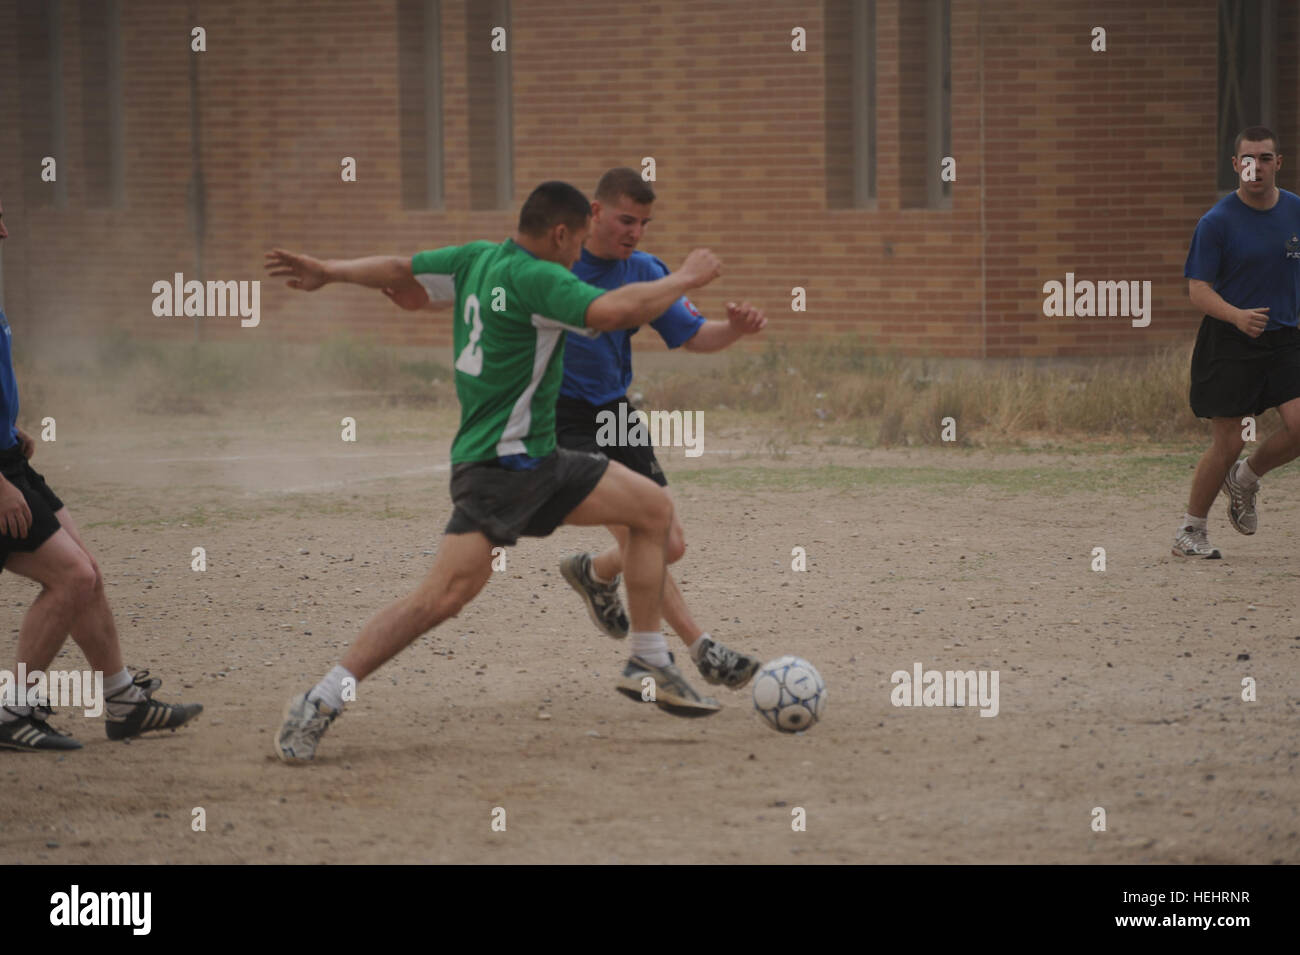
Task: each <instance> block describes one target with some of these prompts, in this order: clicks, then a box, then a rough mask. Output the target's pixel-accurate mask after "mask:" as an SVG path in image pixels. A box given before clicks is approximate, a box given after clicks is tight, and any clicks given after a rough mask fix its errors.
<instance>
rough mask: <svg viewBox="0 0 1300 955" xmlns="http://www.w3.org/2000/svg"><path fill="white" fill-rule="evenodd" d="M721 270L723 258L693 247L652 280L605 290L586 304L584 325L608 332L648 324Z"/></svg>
mask: <svg viewBox="0 0 1300 955" xmlns="http://www.w3.org/2000/svg"><path fill="white" fill-rule="evenodd" d="M721 274H722V262H721V261H720V260H719V259H718V257H717V256H716V255H714V254H713V253H712V252H710V251H709V250H708V249H696V250H695V251H693V252H692V253H691V254H690V255H688V256H687V257H686V261H685V262H683V263H682V267H681V268H680V269H678V270H677V271H676V272H673V273H672V274H670V275H665V276H664V277H663V278H660V279H655V280H654V281H653V282H632V283H629V284H628V285H624V286H621V287H620V288H616V289H615V290H614V291H612V292H606V293H605V294H604V295H602V296H600V298H597V299H593V300H592V303H591V304H590V305H588V306H587V315H586V325H587V327H588V328H594V329H597V330H598V331H602V332H608V331H613V330H615V329H620V328H636V327H638V326H640V325H648V324H650V322H653V321H654V320H655V319H656V318H658V317H659V316H660V315H662V314H663V313H664V309H666V308H667V307H668V306H669V305H671V304H672V303H673V302H675V301H677V300H678V299H679V298H681V297H682V295H683V294H685V293H686V292H688V291H690V290H691V289H693V288H699V287H701V286H703V285H708V284H709V283H710V282H712V281H713V280H714V279H715V278H717V277H718V276H719V275H721Z"/></svg>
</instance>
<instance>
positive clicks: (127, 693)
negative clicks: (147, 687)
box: [104, 667, 145, 720]
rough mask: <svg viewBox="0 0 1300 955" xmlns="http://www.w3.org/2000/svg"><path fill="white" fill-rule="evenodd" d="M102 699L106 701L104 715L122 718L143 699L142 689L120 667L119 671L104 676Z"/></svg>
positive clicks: (129, 713) (123, 668)
mask: <svg viewBox="0 0 1300 955" xmlns="http://www.w3.org/2000/svg"><path fill="white" fill-rule="evenodd" d="M104 699H106V700H107V701H108V703H107V706H106V707H105V709H106V711H107V712H106V715H107V716H108V718H109V719H114V720H124V719H126V718H127V717H128V716H130V715H131V711H132V710H134V709H135V708H136V706H138V705H139V704H140V703H141V702H143V701H144V699H145V695H144V691H143V690H141V689H140V688H139V687H138V686H136V685H135V684H134V683H132V682H131V674H130V673H128V672H126V667H122V670H121V672H119V673H114V674H113V675H112V676H106V677H104Z"/></svg>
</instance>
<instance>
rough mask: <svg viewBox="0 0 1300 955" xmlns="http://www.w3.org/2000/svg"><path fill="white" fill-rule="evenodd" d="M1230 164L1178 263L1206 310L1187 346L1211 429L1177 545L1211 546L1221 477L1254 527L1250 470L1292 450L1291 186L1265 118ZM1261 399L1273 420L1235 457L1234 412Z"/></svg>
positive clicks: (1297, 264) (1298, 367)
mask: <svg viewBox="0 0 1300 955" xmlns="http://www.w3.org/2000/svg"><path fill="white" fill-rule="evenodd" d="M1232 168H1233V169H1234V170H1236V171H1237V174H1238V176H1239V177H1240V180H1241V185H1240V187H1239V188H1238V189H1237V190H1236V191H1235V192H1233V193H1232V194H1230V195H1228V196H1225V197H1224V198H1223V199H1221V200H1220V201H1219V202H1218V203H1216V204H1215V206H1214V208H1212V209H1211V210H1210V211H1209V212H1207V213H1206V214H1205V215H1204V216H1202V217H1201V220H1200V222H1198V223H1197V224H1196V232H1195V233H1194V234H1193V236H1192V246H1191V249H1190V250H1189V251H1188V253H1187V266H1186V268H1185V269H1184V270H1183V275H1184V277H1185V278H1186V279H1187V280H1188V282H1187V286H1188V295H1189V297H1190V298H1191V300H1192V304H1193V305H1195V306H1196V307H1197V308H1198V309H1200V310H1201V311H1202V312H1204V313H1205V317H1204V318H1203V319H1202V320H1201V328H1200V331H1199V333H1198V334H1197V336H1196V348H1195V351H1194V352H1193V353H1192V386H1191V405H1192V411H1193V412H1194V413H1195V414H1196V416H1197V417H1198V418H1209V419H1210V423H1211V427H1212V431H1213V436H1214V437H1213V444H1212V445H1211V446H1210V448H1209V450H1207V451H1206V452H1205V454H1204V455H1202V457H1201V461H1200V464H1198V465H1197V468H1196V475H1195V477H1193V479H1192V492H1191V496H1190V497H1189V499H1188V503H1187V513H1186V514H1184V515H1183V520H1182V522H1181V523H1180V524H1179V527H1178V532H1177V534H1176V536H1175V538H1174V547H1173V552H1174V554H1175V555H1177V556H1179V557H1208V558H1211V559H1214V558H1218V557H1219V556H1221V555H1220V553H1219V550H1218V549H1217V548H1215V547H1211V546H1210V542H1209V537H1208V532H1207V530H1206V517H1207V516H1208V515H1209V512H1210V505H1211V504H1213V503H1214V498H1215V497H1216V496H1217V495H1218V493H1219V489H1220V488H1222V489H1223V491H1224V493H1225V494H1226V495H1227V497H1228V519H1229V521H1230V522H1231V523H1232V526H1233V527H1234V528H1236V529H1237V531H1239V532H1240V533H1242V534H1253V533H1255V530H1256V528H1257V526H1258V520H1259V518H1258V514H1257V512H1256V509H1255V496H1256V494H1257V493H1258V492H1259V479H1260V478H1261V477H1263V476H1264V475H1265V474H1267V473H1268V472H1269V471H1271V470H1273V469H1274V468H1276V467H1279V466H1281V465H1283V464H1286V463H1287V462H1288V461H1290V460H1292V459H1294V458H1295V457H1296V456H1297V455H1300V329H1297V327H1296V321H1297V313H1300V196H1297V195H1295V193H1292V192H1287V191H1286V190H1285V189H1279V188H1278V187H1277V184H1276V180H1277V171H1278V170H1279V169H1281V168H1282V152H1281V149H1280V148H1279V144H1278V141H1277V136H1276V135H1274V133H1273V132H1272V131H1271V130H1269V129H1267V128H1265V127H1263V126H1252V127H1250V128H1249V129H1245V130H1243V131H1242V132H1241V133H1239V134H1238V135H1237V139H1236V142H1235V144H1234V146H1233V157H1232ZM1269 408H1277V411H1278V414H1279V415H1280V416H1281V418H1282V427H1281V428H1280V429H1278V430H1277V431H1275V432H1274V433H1273V434H1272V435H1270V436H1269V438H1268V440H1267V441H1265V442H1264V443H1263V444H1261V445H1260V446H1259V447H1258V448H1257V449H1256V450H1255V453H1254V454H1252V455H1250V457H1248V458H1247V459H1246V460H1244V461H1238V460H1237V457H1238V456H1239V455H1240V454H1241V449H1242V446H1243V445H1244V443H1245V440H1244V437H1243V430H1244V429H1245V428H1246V427H1247V422H1245V421H1243V418H1245V417H1248V416H1249V417H1253V416H1256V415H1259V414H1262V413H1263V412H1264V411H1266V410H1268V409H1269Z"/></svg>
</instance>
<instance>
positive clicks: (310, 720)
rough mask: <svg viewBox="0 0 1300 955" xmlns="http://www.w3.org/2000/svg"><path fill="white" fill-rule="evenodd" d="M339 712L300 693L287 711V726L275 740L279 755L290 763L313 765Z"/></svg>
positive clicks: (285, 710) (281, 729) (286, 708)
mask: <svg viewBox="0 0 1300 955" xmlns="http://www.w3.org/2000/svg"><path fill="white" fill-rule="evenodd" d="M339 712H340V711H339V710H336V709H334V708H332V707H330V706H328V705H326V704H325V703H323V702H321V701H320V700H309V699H307V694H306V693H299V694H298V695H297V696H295V697H294V698H293V699H292V700H290V701H289V703H288V705H287V706H285V708H284V725H283V726H281V727H280V732H279V733H278V734H277V735H276V737H275V754H276V755H277V756H279V757H280V759H282V760H283V761H284V762H286V763H309V762H311V761H312V760H313V759H315V758H316V747H317V746H319V745H320V738H321V737H322V736H324V735H325V731H326V730H327V729H329V728H330V724H331V723H333V722H334V718H335V717H337V716H338V715H339Z"/></svg>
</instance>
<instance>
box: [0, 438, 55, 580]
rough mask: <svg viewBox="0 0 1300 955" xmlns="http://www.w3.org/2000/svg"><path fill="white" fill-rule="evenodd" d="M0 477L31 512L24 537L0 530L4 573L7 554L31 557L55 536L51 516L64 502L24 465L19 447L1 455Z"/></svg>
mask: <svg viewBox="0 0 1300 955" xmlns="http://www.w3.org/2000/svg"><path fill="white" fill-rule="evenodd" d="M0 474H3V475H4V476H5V480H6V481H8V482H9V483H10V484H12V485H13V486H14V487H16V488H18V490H20V491H22V492H23V497H24V498H25V499H26V501H27V506H28V508H30V509H31V512H32V526H31V527H30V528H28V530H27V536H26V537H10V536H9V535H8V534H7V533H6V532H5V530H4V528H0V570H4V566H5V561H6V560H7V559H8V557H9V555H10V554H16V553H23V554H30V553H31V552H32V551H34V550H36V548H38V547H40V546H41V545H42V544H44V543H45V542H46V541H47V540H49V539H50V538H51V537H53V536H54V535H55V533H56V532H57V531H58V529H59V527H60V526H61V525H60V524H59V519H58V518H57V517H55V516H54V515H55V514H57V513H58V512H59V511H61V510H63V502H62V501H60V500H59V496H58V495H57V494H55V493H54V492H53V491H51V490H50V486H49V485H48V484H46V483H45V478H43V477H41V475H40V474H39V473H37V472H36V471H34V470H33V469H32V466H31V465H30V464H28V463H27V459H26V458H25V457H23V453H22V450H21V449H20V447H19V445H14V446H13V447H12V448H9V449H7V450H5V451H0Z"/></svg>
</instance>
